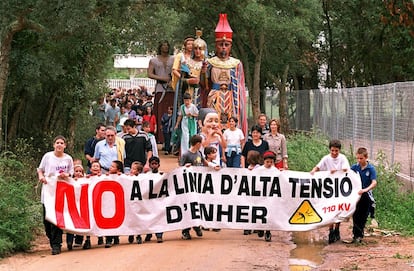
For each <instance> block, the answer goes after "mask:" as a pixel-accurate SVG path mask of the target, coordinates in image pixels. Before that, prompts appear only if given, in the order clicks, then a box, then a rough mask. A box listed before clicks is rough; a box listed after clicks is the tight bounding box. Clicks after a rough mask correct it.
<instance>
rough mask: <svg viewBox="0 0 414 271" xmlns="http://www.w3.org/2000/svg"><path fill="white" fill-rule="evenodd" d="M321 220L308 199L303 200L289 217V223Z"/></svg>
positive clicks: (310, 222) (311, 222)
mask: <svg viewBox="0 0 414 271" xmlns="http://www.w3.org/2000/svg"><path fill="white" fill-rule="evenodd" d="M321 221H322V218H321V217H320V215H319V214H318V212H316V211H315V209H314V208H313V206H312V204H311V203H310V201H309V200H304V201H302V203H301V204H300V205H299V207H298V209H296V211H295V212H294V213H293V215H292V216H291V217H290V219H289V223H290V224H314V223H319V222H321Z"/></svg>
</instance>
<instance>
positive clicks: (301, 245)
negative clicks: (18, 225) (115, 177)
mask: <svg viewBox="0 0 414 271" xmlns="http://www.w3.org/2000/svg"><path fill="white" fill-rule="evenodd" d="M176 162H177V158H176V157H175V156H168V157H164V156H162V157H161V169H162V170H163V171H168V170H170V169H171V168H174V167H175V166H176V165H177V163H176ZM326 231H327V229H325V228H324V229H319V230H315V231H312V232H308V233H290V232H278V231H273V232H272V235H273V237H272V242H265V241H264V240H263V238H259V237H258V236H257V235H256V234H252V235H243V232H242V231H240V230H222V231H220V232H213V231H204V232H203V233H204V236H203V237H201V238H199V237H196V236H195V233H194V232H192V236H193V239H192V240H182V239H181V233H180V232H179V231H174V232H167V233H165V234H164V242H163V243H156V241H154V238H153V240H152V241H150V242H144V243H143V244H140V245H138V244H135V243H134V244H128V240H127V237H126V236H123V237H121V244H120V245H116V246H113V247H112V248H104V247H103V246H98V245H97V244H96V243H97V238H95V237H92V244H93V246H92V249H90V250H82V249H81V248H74V249H73V250H72V251H67V249H66V246H65V245H63V249H62V253H61V254H60V255H57V256H52V255H50V249H49V246H48V244H47V240H46V238H45V237H41V238H39V239H38V240H37V242H36V246H35V247H34V248H33V251H32V252H29V253H24V254H17V255H14V256H12V257H9V258H6V259H3V260H1V261H0V271H6V270H7V271H32V270H33V271H39V270H42V271H49V270H53V271H57V270H59V271H66V270H68V271H69V270H70V271H73V270H90V271H98V270H99V271H101V270H110V271H112V270H149V271H152V270H200V271H203V270H237V271H240V270H290V271H294V270H323V271H325V270H326V271H328V270H342V271H345V270H414V264H413V262H414V260H413V256H414V238H403V237H400V236H398V235H395V234H392V233H388V234H387V232H384V231H377V232H376V233H375V234H374V235H372V236H367V237H366V238H365V239H364V243H363V244H359V245H355V244H344V243H342V242H338V243H335V244H332V245H327V243H326V240H325V239H326V236H325V235H326ZM341 234H342V237H343V238H350V237H351V223H350V222H346V223H342V227H341Z"/></svg>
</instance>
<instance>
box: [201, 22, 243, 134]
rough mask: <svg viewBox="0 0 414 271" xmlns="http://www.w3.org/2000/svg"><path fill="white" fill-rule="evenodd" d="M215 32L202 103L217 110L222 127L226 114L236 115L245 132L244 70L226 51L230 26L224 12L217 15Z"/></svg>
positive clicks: (229, 37) (225, 123)
mask: <svg viewBox="0 0 414 271" xmlns="http://www.w3.org/2000/svg"><path fill="white" fill-rule="evenodd" d="M215 36H216V50H215V56H214V57H212V58H210V59H208V60H207V73H206V76H207V85H208V86H207V88H206V89H207V91H206V92H204V93H205V95H204V97H203V99H202V107H211V108H214V109H215V110H216V111H217V113H218V114H219V118H220V120H221V123H222V124H223V128H226V125H227V122H228V119H229V118H230V117H232V116H234V117H237V119H238V120H239V122H238V126H239V128H240V129H241V130H242V131H243V132H244V134H247V116H246V108H247V104H246V86H245V80H244V71H243V65H242V62H241V61H240V60H239V59H237V58H234V57H232V56H231V55H230V53H231V47H232V43H233V39H232V38H233V30H232V29H231V27H230V24H229V22H228V21H227V14H220V15H219V22H218V24H217V26H216V30H215ZM201 81H203V80H201Z"/></svg>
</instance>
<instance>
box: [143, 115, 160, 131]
mask: <svg viewBox="0 0 414 271" xmlns="http://www.w3.org/2000/svg"><path fill="white" fill-rule="evenodd" d="M142 120H143V121H148V122H149V123H150V132H151V133H152V134H154V132H155V126H156V125H157V118H156V117H155V115H144V116H143V117H142Z"/></svg>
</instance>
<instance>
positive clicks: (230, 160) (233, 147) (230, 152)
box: [223, 117, 244, 168]
mask: <svg viewBox="0 0 414 271" xmlns="http://www.w3.org/2000/svg"><path fill="white" fill-rule="evenodd" d="M237 122H238V119H237V118H236V117H230V119H229V128H227V129H226V130H225V131H224V133H223V138H224V140H225V141H226V143H227V147H226V150H225V153H226V165H227V167H235V168H240V167H241V162H240V159H241V151H242V149H243V146H244V134H243V131H242V130H241V129H239V128H237Z"/></svg>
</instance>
